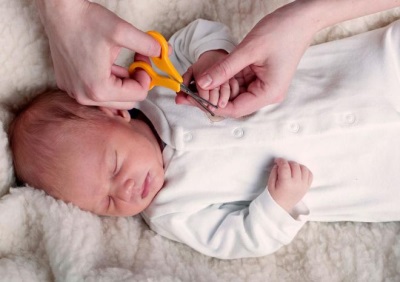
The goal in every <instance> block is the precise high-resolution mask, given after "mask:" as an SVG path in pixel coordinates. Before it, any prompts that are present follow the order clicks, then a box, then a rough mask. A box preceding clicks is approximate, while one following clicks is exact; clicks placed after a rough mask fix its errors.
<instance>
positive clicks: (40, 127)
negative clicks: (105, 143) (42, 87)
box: [8, 90, 109, 197]
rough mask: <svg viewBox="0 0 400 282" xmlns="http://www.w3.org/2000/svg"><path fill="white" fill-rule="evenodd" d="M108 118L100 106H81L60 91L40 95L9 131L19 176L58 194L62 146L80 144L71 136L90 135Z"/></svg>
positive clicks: (30, 183) (19, 113)
mask: <svg viewBox="0 0 400 282" xmlns="http://www.w3.org/2000/svg"><path fill="white" fill-rule="evenodd" d="M108 121H109V119H108V117H107V115H106V114H104V113H103V111H101V110H100V109H99V108H97V107H91V106H84V105H80V104H79V103H77V102H76V101H75V100H74V99H73V98H71V97H69V96H68V95H67V94H66V93H65V92H62V91H60V90H55V91H48V92H45V93H42V94H39V95H38V96H36V97H35V98H33V100H32V101H31V102H29V103H28V104H27V105H25V106H24V107H22V108H20V109H19V110H18V111H17V112H16V117H15V118H14V120H13V121H12V122H11V124H10V127H9V130H8V133H9V140H10V148H11V152H12V154H13V163H14V170H15V175H16V177H17V179H18V180H19V181H22V182H25V183H27V184H29V185H31V186H33V187H35V188H40V189H43V190H45V191H46V192H48V193H49V194H51V195H53V196H56V197H57V195H55V194H57V190H58V187H60V186H59V185H61V183H58V177H57V175H56V174H57V171H60V170H62V169H65V168H64V167H63V164H62V159H63V158H62V156H65V154H68V152H62V150H60V149H59V148H60V147H59V146H60V145H62V144H64V143H65V142H71V141H72V140H73V141H72V142H76V144H75V145H74V146H79V144H78V143H79V142H78V140H77V139H78V138H75V139H71V138H68V136H70V135H77V134H80V133H85V134H88V133H89V134H90V132H95V131H96V130H98V127H99V126H100V123H107V122H108Z"/></svg>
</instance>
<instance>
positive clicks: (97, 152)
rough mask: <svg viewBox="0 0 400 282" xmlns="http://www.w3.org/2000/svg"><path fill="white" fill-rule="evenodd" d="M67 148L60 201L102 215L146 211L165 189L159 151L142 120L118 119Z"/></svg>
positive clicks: (61, 178) (127, 214) (74, 137)
mask: <svg viewBox="0 0 400 282" xmlns="http://www.w3.org/2000/svg"><path fill="white" fill-rule="evenodd" d="M65 147H69V148H64V150H65V152H67V157H66V159H67V160H66V161H65V163H64V168H65V169H64V170H63V171H62V172H60V175H59V177H60V180H61V183H62V187H61V189H62V190H61V191H58V193H59V195H56V197H58V198H60V199H62V200H64V201H67V202H71V203H73V204H75V205H77V206H79V207H80V208H81V209H83V210H87V211H91V212H93V213H96V214H99V215H112V216H130V215H135V214H137V213H140V212H141V211H143V210H144V209H145V208H146V207H147V206H148V205H149V204H150V202H151V201H152V199H153V198H154V197H155V195H156V194H157V193H158V191H159V190H160V189H161V187H162V185H163V182H164V168H163V160H162V153H161V148H160V146H159V144H158V141H157V139H156V138H155V136H154V135H153V134H152V132H151V130H150V128H149V127H148V126H147V125H146V124H145V123H144V122H142V121H139V120H131V121H126V120H122V118H115V119H114V120H113V121H112V123H111V124H107V125H105V126H104V128H99V130H97V131H96V132H95V133H94V134H84V136H73V137H72V140H71V142H67V145H65Z"/></svg>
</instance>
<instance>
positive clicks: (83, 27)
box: [36, 0, 160, 109]
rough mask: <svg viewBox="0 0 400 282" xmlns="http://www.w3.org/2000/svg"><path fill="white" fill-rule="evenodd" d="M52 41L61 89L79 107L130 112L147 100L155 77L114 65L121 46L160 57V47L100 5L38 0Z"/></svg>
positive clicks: (84, 0) (74, 0)
mask: <svg viewBox="0 0 400 282" xmlns="http://www.w3.org/2000/svg"><path fill="white" fill-rule="evenodd" d="M36 4H37V7H38V10H39V14H40V17H41V20H42V22H43V24H44V27H45V29H46V33H47V36H48V38H49V44H50V50H51V56H52V59H53V65H54V71H55V75H56V80H57V85H58V86H59V87H60V88H61V89H63V90H65V91H66V92H67V93H68V94H69V95H70V96H71V97H73V98H75V99H76V100H77V101H78V102H79V103H81V104H85V105H99V106H104V107H112V108H118V109H130V108H132V107H133V106H134V104H135V102H136V101H140V100H144V99H145V98H146V95H147V92H148V89H149V84H150V77H149V76H148V75H146V74H145V73H144V72H137V74H135V77H134V79H132V78H130V77H129V74H128V71H127V69H125V68H123V67H120V66H117V65H115V64H114V62H115V60H116V58H117V56H118V54H119V52H120V50H121V48H122V47H125V48H127V49H130V50H132V51H135V52H137V53H141V54H143V55H145V56H159V55H160V45H159V44H158V42H157V41H156V40H155V39H153V38H152V37H151V36H149V35H147V34H146V33H144V32H142V31H140V30H138V29H136V28H135V27H133V26H132V25H131V24H129V23H128V22H126V21H124V20H122V19H121V18H119V17H118V16H116V15H115V14H114V13H112V12H111V11H109V10H107V9H106V8H104V7H103V6H101V5H98V4H96V3H91V2H89V1H87V0H56V1H54V0H36Z"/></svg>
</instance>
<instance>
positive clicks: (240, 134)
mask: <svg viewBox="0 0 400 282" xmlns="http://www.w3.org/2000/svg"><path fill="white" fill-rule="evenodd" d="M232 134H233V136H235V137H236V138H241V137H243V135H244V131H243V129H242V128H235V129H234V130H233V132H232Z"/></svg>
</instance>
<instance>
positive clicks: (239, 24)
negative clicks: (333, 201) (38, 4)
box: [0, 0, 400, 281]
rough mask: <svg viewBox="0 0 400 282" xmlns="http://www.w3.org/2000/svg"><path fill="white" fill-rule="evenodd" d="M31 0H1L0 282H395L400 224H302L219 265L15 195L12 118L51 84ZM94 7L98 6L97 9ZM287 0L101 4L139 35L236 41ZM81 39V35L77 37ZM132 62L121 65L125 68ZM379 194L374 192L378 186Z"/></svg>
mask: <svg viewBox="0 0 400 282" xmlns="http://www.w3.org/2000/svg"><path fill="white" fill-rule="evenodd" d="M33 2H34V1H32V0H1V1H0V26H1V28H0V62H1V68H0V81H1V83H0V123H1V125H2V126H1V127H0V149H1V153H0V156H1V158H0V196H2V197H1V198H0V280H2V281H54V280H55V281H83V280H85V281H244V280H246V281H383V280H384V281H400V236H399V234H400V223H394V222H390V223H374V224H370V223H347V222H343V223H308V224H306V226H305V227H304V228H303V229H302V230H301V231H300V233H299V234H298V236H297V237H296V239H295V240H294V241H293V242H292V243H291V244H290V245H288V246H286V247H284V248H282V249H280V250H279V251H278V252H277V253H275V254H273V255H269V256H265V257H262V258H257V259H240V260H231V261H222V260H218V259H213V258H210V257H206V256H204V255H201V254H199V253H197V252H196V251H193V250H192V249H190V248H188V247H187V246H184V245H182V244H179V243H175V242H172V241H169V240H167V239H165V238H163V237H161V236H159V235H157V234H155V233H154V232H152V231H151V230H149V228H148V227H147V226H146V224H145V223H144V222H143V221H142V219H141V218H140V216H135V217H128V218H110V217H98V216H95V215H93V214H91V213H88V212H83V211H81V210H79V209H78V208H76V207H74V206H72V205H70V204H65V203H63V202H60V201H56V200H54V199H53V198H51V197H49V196H46V195H45V194H44V193H43V192H40V191H38V190H34V189H32V188H29V187H14V188H11V187H13V185H15V184H14V178H13V171H12V161H11V155H10V151H9V148H8V140H7V135H6V133H5V128H6V127H7V124H8V122H9V121H10V119H11V118H12V115H11V114H10V112H9V111H8V109H9V108H10V107H16V106H19V105H21V104H23V103H26V102H27V101H28V100H29V99H30V98H31V97H33V95H35V94H37V93H38V92H40V91H42V90H44V89H45V88H48V87H52V86H55V81H54V74H53V70H52V64H51V59H50V54H49V47H48V43H47V39H46V36H45V33H44V31H43V27H42V25H41V23H40V21H39V18H38V15H37V12H36V10H35V7H34V4H33ZM99 2H100V1H99ZM287 2H288V1H286V0H269V1H265V0H252V1H241V0H203V1H185V0H174V1H162V0H146V1H132V0H131V1H129V0H119V1H116V0H104V1H101V2H100V3H101V4H104V5H105V6H106V7H108V8H109V9H110V10H113V11H115V12H116V13H117V14H118V15H120V16H121V17H122V18H124V19H126V20H127V21H129V22H131V23H133V24H134V25H135V26H136V27H138V28H140V29H143V30H149V29H156V30H159V31H160V32H162V33H164V34H165V36H167V37H168V36H170V35H171V34H172V33H173V32H174V31H176V30H177V29H179V28H181V27H183V26H185V25H186V24H187V23H189V22H191V21H192V20H194V19H196V18H205V19H211V20H216V21H221V22H223V23H225V24H227V25H228V26H229V27H231V29H232V31H233V33H234V35H235V36H236V37H237V39H239V40H240V39H241V38H242V37H243V36H244V35H245V34H246V33H247V32H248V31H249V30H250V29H251V27H252V26H253V25H254V24H255V23H256V22H257V21H258V20H259V19H260V18H261V17H262V16H263V15H265V14H266V13H269V12H271V11H273V10H274V9H276V8H277V7H279V6H281V5H283V4H285V3H287ZM398 18H400V10H399V9H394V10H391V11H387V12H384V13H379V14H376V15H371V16H368V17H364V18H360V19H357V20H353V21H349V22H345V23H342V24H340V25H337V26H334V27H331V28H329V29H326V30H323V31H321V32H320V33H318V34H317V35H316V37H315V42H314V43H320V42H324V41H328V40H335V39H338V38H341V37H346V36H349V35H351V34H355V33H359V32H363V31H366V30H370V29H374V28H377V27H380V26H384V25H386V24H388V23H390V22H392V21H394V20H396V19H398ZM77 36H79V34H77ZM131 58H132V56H131V54H128V53H126V54H125V53H123V54H122V56H121V57H120V60H121V62H122V63H123V64H125V65H126V64H127V63H128V62H129V60H130V59H131ZM377 188H379V187H377Z"/></svg>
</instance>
